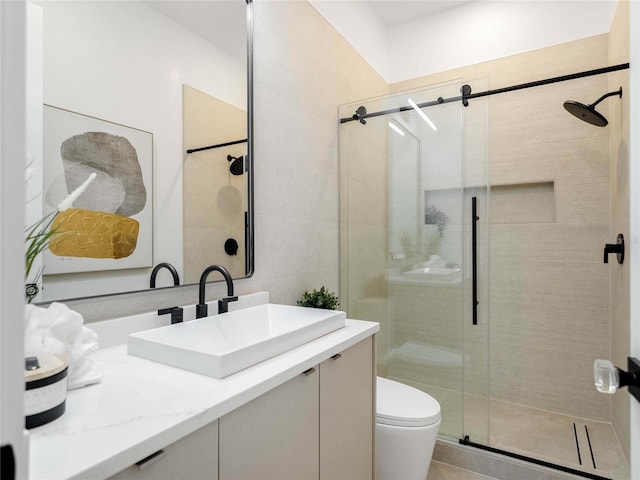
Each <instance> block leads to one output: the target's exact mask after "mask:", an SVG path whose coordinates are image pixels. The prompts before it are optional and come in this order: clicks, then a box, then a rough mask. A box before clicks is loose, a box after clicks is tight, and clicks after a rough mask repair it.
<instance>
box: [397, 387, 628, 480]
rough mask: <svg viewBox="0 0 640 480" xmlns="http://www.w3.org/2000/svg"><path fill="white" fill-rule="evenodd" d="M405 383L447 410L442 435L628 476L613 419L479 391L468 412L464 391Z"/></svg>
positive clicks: (469, 398) (619, 479)
mask: <svg viewBox="0 0 640 480" xmlns="http://www.w3.org/2000/svg"><path fill="white" fill-rule="evenodd" d="M394 380H397V381H400V382H402V381H403V380H402V379H399V378H394ZM404 383H407V384H410V385H412V386H414V387H417V388H419V389H421V390H423V391H426V392H427V393H429V394H430V395H431V396H433V397H434V398H435V399H436V400H438V402H439V403H440V405H441V408H442V423H441V425H440V433H441V434H443V435H445V436H448V437H453V438H456V439H457V438H461V437H462V436H464V435H469V437H470V440H471V441H472V442H474V443H479V444H484V445H489V446H491V447H493V448H498V449H501V450H506V451H509V452H512V453H517V454H520V455H525V456H527V457H533V458H536V459H539V460H544V461H546V462H550V463H554V464H558V465H563V466H566V467H570V468H573V469H575V470H580V471H583V472H588V473H591V474H595V475H599V476H603V477H607V478H611V479H614V480H628V479H629V476H630V471H629V464H628V462H627V460H626V459H625V456H624V453H623V451H622V447H621V446H620V442H619V441H618V438H617V436H616V434H615V432H614V430H613V427H612V426H611V424H610V423H607V422H599V421H593V420H587V419H584V418H579V417H572V416H569V415H564V414H559V413H554V412H549V411H545V410H538V409H535V408H531V407H526V406H523V405H517V404H513V403H508V402H503V401H500V400H490V401H488V400H487V398H486V397H479V396H474V395H465V396H464V404H465V407H466V408H465V410H463V408H462V407H463V399H462V395H461V394H460V392H456V391H452V390H446V389H442V388H438V387H433V386H430V385H421V384H416V383H413V382H406V381H404ZM463 411H464V429H463ZM487 417H488V420H487ZM463 430H464V435H463V434H462V432H463ZM487 432H488V433H487ZM487 436H489V439H487ZM487 440H489V441H487Z"/></svg>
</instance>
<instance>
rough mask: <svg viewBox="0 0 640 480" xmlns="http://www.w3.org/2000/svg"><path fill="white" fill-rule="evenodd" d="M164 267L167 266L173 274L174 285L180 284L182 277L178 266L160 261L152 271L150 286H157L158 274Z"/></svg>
mask: <svg viewBox="0 0 640 480" xmlns="http://www.w3.org/2000/svg"><path fill="white" fill-rule="evenodd" d="M163 268H166V269H167V270H169V272H170V273H171V276H172V277H173V286H176V285H180V277H179V276H178V272H177V270H176V268H175V267H174V266H173V265H171V264H170V263H159V264H158V265H156V266H155V267H154V268H153V270H152V271H151V278H150V279H149V288H156V276H157V275H158V272H159V271H160V270H161V269H163Z"/></svg>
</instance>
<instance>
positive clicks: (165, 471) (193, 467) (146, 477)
mask: <svg viewBox="0 0 640 480" xmlns="http://www.w3.org/2000/svg"><path fill="white" fill-rule="evenodd" d="M179 479H184V480H217V479H218V421H215V422H212V423H210V424H209V425H206V426H204V427H202V428H201V429H200V430H196V431H195V432H193V433H192V434H191V435H187V436H186V437H184V438H183V439H181V440H178V441H177V442H175V443H172V444H171V445H169V446H168V447H166V448H164V449H163V450H161V451H160V452H157V453H156V454H154V455H152V456H151V457H148V458H146V459H144V460H141V461H140V462H138V463H136V464H135V465H132V466H130V467H129V468H127V469H125V470H123V471H121V472H120V473H117V474H116V475H114V476H112V477H109V480H179Z"/></svg>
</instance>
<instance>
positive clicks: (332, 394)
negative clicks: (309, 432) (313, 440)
mask: <svg viewBox="0 0 640 480" xmlns="http://www.w3.org/2000/svg"><path fill="white" fill-rule="evenodd" d="M373 349H374V343H373V337H369V338H367V339H366V340H363V341H361V342H360V343H357V344H355V345H354V346H352V347H350V348H348V349H346V350H344V351H343V352H341V353H339V354H337V355H334V356H333V357H331V358H330V359H329V360H325V361H324V362H322V363H321V364H320V478H321V479H322V480H352V479H367V478H373V470H374V467H373V465H374V458H373V451H374V444H373V438H374V428H375V390H374V385H375V369H374V363H373V359H374V358H375V355H374V351H373Z"/></svg>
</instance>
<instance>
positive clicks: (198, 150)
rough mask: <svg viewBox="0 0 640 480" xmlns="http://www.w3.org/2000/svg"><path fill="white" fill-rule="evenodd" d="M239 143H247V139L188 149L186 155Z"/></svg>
mask: <svg viewBox="0 0 640 480" xmlns="http://www.w3.org/2000/svg"><path fill="white" fill-rule="evenodd" d="M240 143H247V139H246V138H243V139H242V140H234V141H233V142H226V143H219V144H217V145H209V146H208V147H200V148H190V149H189V150H187V153H196V152H202V151H203V150H212V149H214V148H222V147H229V146H231V145H238V144H240Z"/></svg>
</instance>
